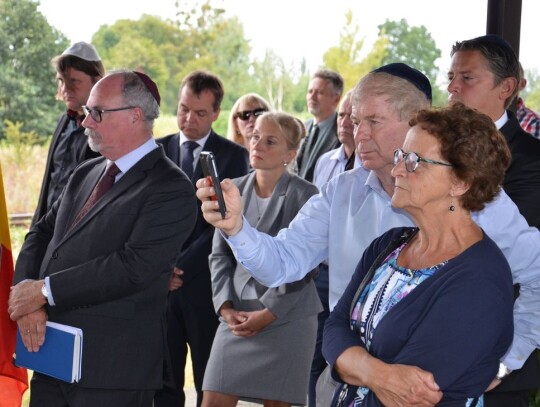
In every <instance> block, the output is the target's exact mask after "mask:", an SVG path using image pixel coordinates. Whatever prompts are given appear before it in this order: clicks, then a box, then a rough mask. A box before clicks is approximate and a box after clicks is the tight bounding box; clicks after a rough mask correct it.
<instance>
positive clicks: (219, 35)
mask: <svg viewBox="0 0 540 407" xmlns="http://www.w3.org/2000/svg"><path fill="white" fill-rule="evenodd" d="M176 5H177V8H178V12H177V15H176V18H175V19H167V20H163V19H161V18H159V17H155V16H149V15H144V16H142V17H141V18H140V19H139V20H137V21H135V20H118V21H116V22H115V23H114V24H112V25H103V26H101V27H100V29H99V30H98V31H97V32H96V33H95V34H94V36H93V37H92V43H93V44H94V45H95V46H96V48H97V49H98V51H99V52H100V55H101V57H102V59H103V62H104V64H105V67H106V68H107V69H110V68H111V67H126V68H130V69H139V70H143V71H145V72H146V73H147V74H149V75H150V76H151V77H152V78H153V79H154V80H155V82H156V83H157V85H158V87H159V89H160V92H161V94H162V99H163V103H162V111H163V112H164V113H166V114H176V105H177V102H178V88H179V86H180V82H181V81H182V79H183V78H184V77H185V76H186V75H187V74H188V73H189V72H191V71H193V70H195V69H206V70H210V71H212V72H214V73H215V74H217V75H218V76H220V77H221V79H222V80H223V81H224V86H225V100H224V104H225V105H231V104H232V103H234V101H235V100H236V98H237V97H238V96H240V95H241V94H243V93H245V92H247V91H249V89H250V87H251V86H250V83H249V82H250V79H251V78H249V76H248V75H247V72H248V71H249V67H250V60H249V53H250V51H251V49H250V47H249V44H248V42H247V41H246V40H245V39H244V29H243V26H242V24H241V23H240V22H239V21H238V19H237V18H230V19H226V18H225V17H224V16H223V10H222V9H219V8H213V7H211V6H210V4H209V1H206V2H205V3H203V4H202V5H193V2H191V4H189V5H188V4H187V3H186V4H184V3H182V4H180V3H179V2H177V3H176ZM231 100H232V102H231Z"/></svg>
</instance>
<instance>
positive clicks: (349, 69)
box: [323, 10, 385, 91]
mask: <svg viewBox="0 0 540 407" xmlns="http://www.w3.org/2000/svg"><path fill="white" fill-rule="evenodd" d="M353 17H354V16H353V13H352V11H351V10H348V11H347V12H346V13H345V25H344V26H343V30H342V32H341V34H340V38H339V44H338V45H337V46H334V47H331V48H330V49H328V50H327V51H326V52H325V53H324V55H323V62H324V65H325V66H327V67H328V68H329V69H332V70H334V71H337V72H339V73H340V74H341V76H342V77H343V80H344V82H345V91H347V90H349V89H351V88H353V87H354V86H355V85H356V84H357V83H358V81H359V80H360V79H361V78H362V77H363V76H364V75H365V74H367V73H368V72H369V71H371V70H373V69H375V68H376V67H378V66H380V65H381V61H382V58H383V54H384V46H385V41H384V40H383V41H377V42H376V43H375V45H374V47H373V49H372V50H371V52H370V53H369V54H368V55H367V56H366V57H365V58H363V59H361V58H360V54H361V52H362V47H363V46H364V40H363V39H360V38H359V37H360V26H359V25H358V24H357V23H355V22H354V18H353Z"/></svg>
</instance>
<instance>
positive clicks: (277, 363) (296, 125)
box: [202, 112, 322, 407]
mask: <svg viewBox="0 0 540 407" xmlns="http://www.w3.org/2000/svg"><path fill="white" fill-rule="evenodd" d="M305 133H306V130H305V127H304V125H303V123H302V122H301V121H300V120H298V119H296V118H294V117H292V116H290V115H288V114H285V113H277V112H272V113H270V112H268V113H264V114H262V115H261V116H260V117H258V118H257V121H256V123H255V129H254V132H253V137H252V138H251V140H250V164H251V166H252V168H253V169H254V171H253V172H251V173H250V174H248V175H246V176H244V177H242V178H237V179H235V180H234V182H235V184H236V185H237V186H238V188H239V189H240V192H241V194H242V200H243V204H244V216H245V217H246V218H247V219H248V221H249V222H250V223H251V224H253V225H257V226H256V227H257V229H258V230H260V231H264V232H266V233H269V234H272V235H276V234H277V233H278V231H279V230H280V229H281V228H283V227H284V226H287V225H288V224H289V222H290V221H291V220H292V219H293V218H294V217H295V215H296V214H297V212H298V211H299V210H300V208H301V207H302V205H303V204H304V203H305V202H306V201H307V200H308V199H309V198H310V197H311V196H312V195H314V194H316V193H317V192H318V191H317V188H316V187H315V186H313V185H312V184H311V183H309V182H307V181H305V180H303V179H301V178H299V177H297V176H296V175H293V174H291V173H289V172H288V171H287V166H288V164H289V163H290V162H291V161H292V160H293V159H294V158H295V156H296V152H297V149H298V146H299V144H300V140H301V139H302V137H304V136H305ZM209 259H210V270H211V273H212V288H213V300H214V307H215V309H216V312H217V313H218V314H219V316H220V325H219V327H218V330H217V333H216V337H215V339H214V344H213V347H212V352H211V355H210V359H209V361H208V365H207V368H206V373H205V377H204V383H203V391H204V396H203V403H202V405H203V406H206V407H210V406H220V407H227V406H235V405H236V404H237V402H238V400H240V399H242V400H251V401H253V400H256V401H259V402H263V404H264V405H265V406H279V407H281V406H283V407H285V406H290V405H292V404H295V405H298V404H300V405H302V404H305V403H306V394H307V387H308V379H309V371H310V367H311V361H312V358H313V352H314V349H315V339H316V330H317V314H318V313H319V312H320V311H321V310H322V307H321V304H320V301H319V297H318V294H317V290H316V289H315V286H314V284H313V281H312V279H311V276H310V275H308V276H307V277H306V278H304V280H302V281H298V282H295V283H291V284H285V285H283V286H280V287H277V288H267V287H265V286H263V285H261V284H259V283H258V282H257V281H256V280H255V279H254V278H253V277H251V275H250V274H249V273H248V272H247V271H246V270H245V269H244V268H243V266H242V265H241V264H238V263H237V262H236V260H235V258H234V255H233V253H232V252H231V250H230V248H229V246H228V245H227V243H226V242H225V241H224V239H223V237H222V235H221V233H220V232H219V231H216V233H215V235H214V241H213V250H212V254H211V255H210V258H209Z"/></svg>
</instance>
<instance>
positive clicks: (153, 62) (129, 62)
mask: <svg viewBox="0 0 540 407" xmlns="http://www.w3.org/2000/svg"><path fill="white" fill-rule="evenodd" d="M185 37H186V35H185V33H182V32H181V31H180V30H179V29H178V28H177V27H176V25H175V24H174V23H173V22H172V21H164V20H162V19H160V18H159V17H154V16H149V15H143V16H142V17H141V18H140V19H139V20H138V21H133V20H118V21H116V22H115V23H114V24H113V25H110V26H109V25H102V26H101V27H100V28H99V30H98V31H97V32H96V33H95V34H94V36H93V37H92V43H93V44H94V46H95V47H96V48H97V49H98V51H99V53H100V55H101V58H102V60H103V64H104V65H105V69H107V70H108V71H110V70H112V69H118V68H128V69H137V70H142V71H144V72H146V73H147V74H148V75H150V76H151V77H152V79H153V80H154V81H155V82H156V83H157V85H158V88H159V90H160V93H161V98H162V104H161V107H162V111H163V112H164V113H168V114H174V113H175V112H176V103H177V99H176V98H177V94H178V83H177V82H176V80H175V76H177V74H178V72H179V69H180V66H181V65H182V64H183V63H184V62H185V61H184V59H183V56H184V55H185V54H186V53H188V52H189V50H188V48H187V46H186V45H185Z"/></svg>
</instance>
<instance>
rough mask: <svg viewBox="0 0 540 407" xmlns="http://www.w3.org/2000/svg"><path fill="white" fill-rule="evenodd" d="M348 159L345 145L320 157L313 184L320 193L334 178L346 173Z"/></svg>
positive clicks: (316, 165)
mask: <svg viewBox="0 0 540 407" xmlns="http://www.w3.org/2000/svg"><path fill="white" fill-rule="evenodd" d="M346 164H347V157H346V156H345V148H344V147H343V145H341V146H339V147H338V148H336V149H334V150H330V151H328V152H326V153H324V154H323V155H321V156H320V157H319V159H318V160H317V164H315V171H314V173H313V184H314V185H315V186H316V187H317V188H319V191H320V190H321V188H322V187H323V185H324V184H326V183H327V182H328V181H330V180H331V179H332V178H334V177H335V176H336V175H338V174H341V173H342V172H343V171H345V165H346Z"/></svg>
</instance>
